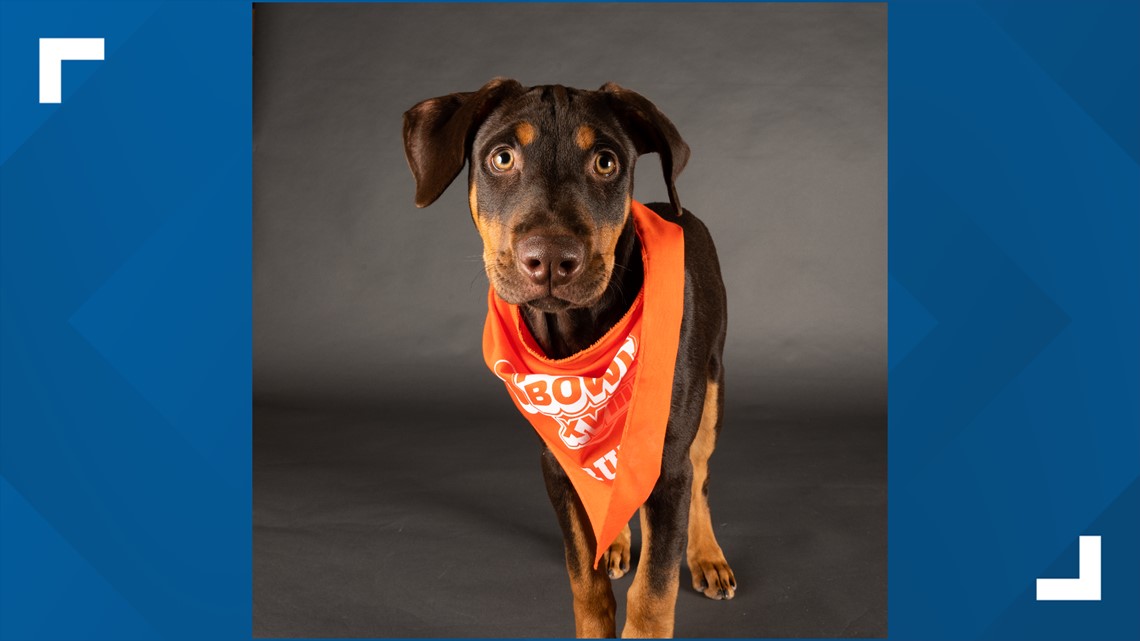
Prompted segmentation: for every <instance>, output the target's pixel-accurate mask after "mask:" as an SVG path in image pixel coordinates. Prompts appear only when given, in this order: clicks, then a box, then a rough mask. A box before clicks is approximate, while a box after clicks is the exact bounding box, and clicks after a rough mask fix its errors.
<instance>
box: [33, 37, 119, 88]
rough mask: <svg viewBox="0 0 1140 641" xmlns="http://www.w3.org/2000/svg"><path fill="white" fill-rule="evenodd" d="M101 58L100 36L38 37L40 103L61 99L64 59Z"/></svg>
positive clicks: (101, 44)
mask: <svg viewBox="0 0 1140 641" xmlns="http://www.w3.org/2000/svg"><path fill="white" fill-rule="evenodd" d="M102 59H103V39H102V38H40V104H57V103H59V102H62V101H63V61H64V60H102Z"/></svg>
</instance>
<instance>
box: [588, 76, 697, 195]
mask: <svg viewBox="0 0 1140 641" xmlns="http://www.w3.org/2000/svg"><path fill="white" fill-rule="evenodd" d="M599 91H602V92H604V93H606V94H607V95H608V97H609V99H610V104H611V106H612V107H613V109H614V113H616V114H617V115H618V119H619V120H620V121H621V123H622V126H623V127H624V128H625V130H626V133H628V134H629V137H630V138H632V139H633V144H634V146H635V147H637V153H638V154H648V153H653V152H657V155H659V156H660V157H661V171H662V172H663V173H664V174H665V186H666V187H668V188H669V204H671V205H672V206H673V209H674V210H675V211H676V212H677V215H678V216H680V215H681V213H682V212H683V211H684V210H683V209H681V199H680V198H678V197H677V186H676V182H677V176H679V175H681V170H682V169H684V168H685V163H687V162H689V146H688V145H686V144H685V141H684V140H682V139H681V134H680V133H678V132H677V128H676V127H674V126H673V123H672V122H669V119H668V118H666V117H665V114H663V113H661V110H659V109H658V108H657V106H656V105H654V104H653V103H652V102H650V101H649V99H647V98H646V97H645V96H642V95H641V94H639V93H637V92H634V91H630V90H628V89H623V88H622V87H619V86H618V85H616V84H614V83H612V82H607V83H606V84H604V85H602V88H601V89H599Z"/></svg>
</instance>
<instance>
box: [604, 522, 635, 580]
mask: <svg viewBox="0 0 1140 641" xmlns="http://www.w3.org/2000/svg"><path fill="white" fill-rule="evenodd" d="M629 541H630V535H629V526H628V525H627V526H625V529H624V530H622V532H621V534H619V535H618V537H617V539H615V540H614V542H613V543H611V544H610V548H609V549H608V550H606V553H605V554H603V555H602V562H601V566H602V567H604V568H605V570H606V574H608V575H609V577H610V578H611V579H620V578H622V577H623V576H625V573H626V572H629V544H630V543H629Z"/></svg>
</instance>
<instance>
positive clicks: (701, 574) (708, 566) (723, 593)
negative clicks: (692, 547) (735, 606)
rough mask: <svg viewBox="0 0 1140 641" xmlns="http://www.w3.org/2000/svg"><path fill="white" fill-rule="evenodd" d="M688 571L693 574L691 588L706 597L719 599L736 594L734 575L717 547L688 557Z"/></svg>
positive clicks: (729, 597)
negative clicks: (705, 552)
mask: <svg viewBox="0 0 1140 641" xmlns="http://www.w3.org/2000/svg"><path fill="white" fill-rule="evenodd" d="M689 572H691V573H692V575H693V589H694V590H696V591H697V592H700V593H702V594H704V595H705V596H707V597H708V598H710V599H716V600H718V601H719V600H721V599H731V598H732V597H734V596H736V576H735V575H734V574H733V573H732V568H730V567H728V561H726V560H725V558H724V553H723V552H721V551H720V549H719V548H717V549H716V550H715V551H713V550H709V551H708V553H707V554H703V555H700V556H695V557H690V558H689Z"/></svg>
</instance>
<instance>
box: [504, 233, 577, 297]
mask: <svg viewBox="0 0 1140 641" xmlns="http://www.w3.org/2000/svg"><path fill="white" fill-rule="evenodd" d="M585 254H586V248H585V247H584V246H583V245H582V243H581V242H580V241H578V240H576V239H574V238H572V237H570V236H542V235H537V234H536V235H533V236H527V237H526V238H524V239H522V240H520V241H519V242H518V244H517V245H516V246H515V255H516V256H517V257H518V263H519V271H521V272H522V273H523V275H525V276H526V277H527V278H529V279H530V280H531V281H533V282H534V283H535V284H537V285H545V284H547V283H550V286H551V287H558V286H559V285H565V284H566V283H569V282H570V281H572V280H574V279H575V278H576V277H577V276H578V274H579V273H581V272H582V262H583V261H582V259H583V257H584V256H585Z"/></svg>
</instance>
